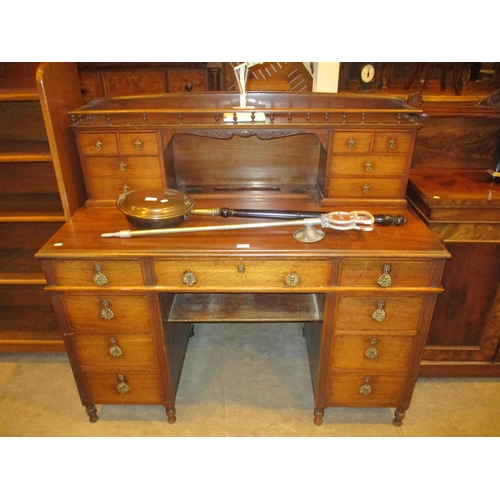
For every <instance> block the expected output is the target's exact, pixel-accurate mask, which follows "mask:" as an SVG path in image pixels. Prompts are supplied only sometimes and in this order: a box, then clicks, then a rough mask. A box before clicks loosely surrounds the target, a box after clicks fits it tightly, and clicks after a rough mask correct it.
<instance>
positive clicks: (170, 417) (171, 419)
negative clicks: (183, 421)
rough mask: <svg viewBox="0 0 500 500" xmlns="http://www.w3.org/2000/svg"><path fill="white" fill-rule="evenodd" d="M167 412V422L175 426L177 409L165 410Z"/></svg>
mask: <svg viewBox="0 0 500 500" xmlns="http://www.w3.org/2000/svg"><path fill="white" fill-rule="evenodd" d="M165 412H166V413H167V420H168V423H169V424H175V422H176V421H177V417H176V416H175V408H174V407H172V408H165Z"/></svg>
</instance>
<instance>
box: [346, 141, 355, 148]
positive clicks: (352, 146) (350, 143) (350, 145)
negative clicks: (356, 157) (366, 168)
mask: <svg viewBox="0 0 500 500" xmlns="http://www.w3.org/2000/svg"><path fill="white" fill-rule="evenodd" d="M355 146H356V140H355V139H349V140H348V141H347V147H348V148H349V149H353V148H354V147H355Z"/></svg>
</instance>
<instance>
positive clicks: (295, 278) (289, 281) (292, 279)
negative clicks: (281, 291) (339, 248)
mask: <svg viewBox="0 0 500 500" xmlns="http://www.w3.org/2000/svg"><path fill="white" fill-rule="evenodd" d="M299 283H300V278H299V275H298V274H297V273H296V272H295V271H294V272H292V273H290V274H289V275H288V276H287V277H286V278H285V284H286V285H288V286H297V285H298V284H299Z"/></svg>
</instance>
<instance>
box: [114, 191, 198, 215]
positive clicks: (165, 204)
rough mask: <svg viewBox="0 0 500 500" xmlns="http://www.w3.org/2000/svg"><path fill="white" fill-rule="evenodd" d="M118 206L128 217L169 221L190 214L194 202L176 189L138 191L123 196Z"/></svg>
mask: <svg viewBox="0 0 500 500" xmlns="http://www.w3.org/2000/svg"><path fill="white" fill-rule="evenodd" d="M116 206H117V207H118V209H119V210H121V211H122V212H123V213H124V214H125V215H126V216H130V217H135V218H138V219H144V220H164V219H165V220H168V219H174V218H176V217H182V216H184V215H187V214H189V212H190V211H191V210H192V208H193V206H194V202H193V200H191V198H190V197H189V196H187V195H185V194H184V193H181V192H179V191H176V190H175V189H162V188H160V189H137V190H135V191H129V192H128V193H124V194H122V195H121V196H120V197H119V198H118V200H117V201H116Z"/></svg>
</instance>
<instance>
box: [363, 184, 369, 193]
mask: <svg viewBox="0 0 500 500" xmlns="http://www.w3.org/2000/svg"><path fill="white" fill-rule="evenodd" d="M361 190H362V191H363V194H368V193H369V191H370V186H369V185H368V184H365V185H364V186H363V187H362V188H361Z"/></svg>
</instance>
